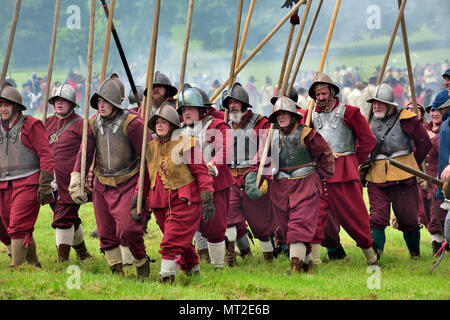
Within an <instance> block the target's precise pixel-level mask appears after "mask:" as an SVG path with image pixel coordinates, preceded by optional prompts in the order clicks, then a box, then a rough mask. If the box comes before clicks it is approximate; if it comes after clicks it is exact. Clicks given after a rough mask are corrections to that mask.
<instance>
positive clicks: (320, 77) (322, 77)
mask: <svg viewBox="0 0 450 320" xmlns="http://www.w3.org/2000/svg"><path fill="white" fill-rule="evenodd" d="M318 84H327V85H329V86H330V87H332V88H333V90H334V94H335V96H337V95H338V93H339V87H338V86H337V85H335V84H334V83H333V80H331V78H330V77H329V76H328V75H326V74H325V73H322V72H317V73H316V75H315V76H314V78H313V81H312V83H311V86H310V87H309V90H308V94H309V96H310V97H311V98H312V99H316V93H315V92H314V90H315V86H316V85H318Z"/></svg>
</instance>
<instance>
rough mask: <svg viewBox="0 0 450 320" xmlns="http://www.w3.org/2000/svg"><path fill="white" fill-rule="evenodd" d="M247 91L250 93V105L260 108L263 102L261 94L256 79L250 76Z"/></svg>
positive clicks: (246, 85)
mask: <svg viewBox="0 0 450 320" xmlns="http://www.w3.org/2000/svg"><path fill="white" fill-rule="evenodd" d="M244 88H245V90H247V92H248V98H249V99H250V104H251V105H253V106H258V105H259V103H260V100H261V93H260V92H259V91H258V89H257V88H256V86H255V77H254V76H250V78H249V79H248V82H247V83H246V84H245V86H244Z"/></svg>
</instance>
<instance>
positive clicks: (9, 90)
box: [0, 82, 27, 111]
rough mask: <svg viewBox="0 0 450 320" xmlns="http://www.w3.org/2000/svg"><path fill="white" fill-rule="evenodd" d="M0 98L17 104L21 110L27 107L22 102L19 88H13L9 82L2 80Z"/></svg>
mask: <svg viewBox="0 0 450 320" xmlns="http://www.w3.org/2000/svg"><path fill="white" fill-rule="evenodd" d="M0 99H3V100H7V101H9V102H11V103H13V104H15V105H18V106H19V107H20V110H21V111H25V110H27V107H25V106H24V105H23V104H22V95H21V94H20V92H19V90H17V89H16V88H14V86H13V85H12V84H11V83H9V82H3V85H2V87H1V88H0Z"/></svg>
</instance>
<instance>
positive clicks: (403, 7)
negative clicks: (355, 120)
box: [367, 0, 406, 123]
mask: <svg viewBox="0 0 450 320" xmlns="http://www.w3.org/2000/svg"><path fill="white" fill-rule="evenodd" d="M405 6H406V0H403V1H402V4H401V6H400V9H399V11H398V15H397V19H396V20H395V24H394V29H393V30H392V34H391V39H390V40H389V44H388V48H387V50H386V53H385V55H384V59H383V65H382V66H381V68H380V72H379V73H378V79H377V85H379V84H380V83H381V81H382V80H383V76H384V71H385V70H386V66H387V63H388V61H389V56H390V54H391V50H392V46H393V45H394V40H395V36H396V35H397V31H398V26H399V25H400V21H401V19H402V17H403V11H404V10H405ZM371 118H372V103H371V104H370V108H369V113H368V114H367V122H368V123H370V120H371Z"/></svg>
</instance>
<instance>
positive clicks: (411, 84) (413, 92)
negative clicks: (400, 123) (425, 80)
mask: <svg viewBox="0 0 450 320" xmlns="http://www.w3.org/2000/svg"><path fill="white" fill-rule="evenodd" d="M397 1H398V8H399V9H400V7H401V5H402V0H397ZM400 23H401V27H402V38H403V47H404V48H405V58H406V68H407V69H408V79H409V89H410V90H411V100H412V102H413V106H414V112H415V113H416V114H418V111H417V98H416V88H415V87H414V76H413V72H412V66H411V56H410V54H409V45H408V34H407V32H406V22H405V15H404V14H403V15H402V18H401V21H400Z"/></svg>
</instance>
